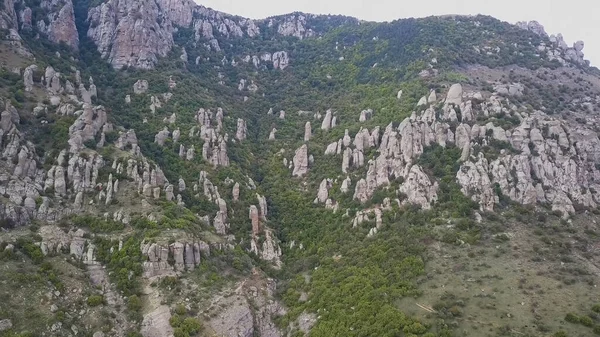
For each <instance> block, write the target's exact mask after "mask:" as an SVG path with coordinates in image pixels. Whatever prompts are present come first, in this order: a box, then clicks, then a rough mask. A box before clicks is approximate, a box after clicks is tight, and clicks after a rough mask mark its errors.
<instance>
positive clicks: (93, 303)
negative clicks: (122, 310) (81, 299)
mask: <svg viewBox="0 0 600 337" xmlns="http://www.w3.org/2000/svg"><path fill="white" fill-rule="evenodd" d="M102 304H104V296H102V295H92V296H90V297H88V298H87V305H89V306H90V307H97V306H99V305H102Z"/></svg>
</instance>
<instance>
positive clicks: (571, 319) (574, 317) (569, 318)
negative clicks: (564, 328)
mask: <svg viewBox="0 0 600 337" xmlns="http://www.w3.org/2000/svg"><path fill="white" fill-rule="evenodd" d="M565 321H567V322H569V323H579V317H577V315H575V314H574V313H571V312H570V313H568V314H567V315H566V316H565Z"/></svg>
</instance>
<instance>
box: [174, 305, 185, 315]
mask: <svg viewBox="0 0 600 337" xmlns="http://www.w3.org/2000/svg"><path fill="white" fill-rule="evenodd" d="M175 313H176V314H177V315H182V316H183V315H185V314H186V313H187V310H186V309H185V305H183V304H178V305H177V307H175Z"/></svg>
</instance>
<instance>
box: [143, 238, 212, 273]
mask: <svg viewBox="0 0 600 337" xmlns="http://www.w3.org/2000/svg"><path fill="white" fill-rule="evenodd" d="M140 249H141V251H142V255H143V256H144V257H145V258H146V259H147V261H146V262H144V263H143V268H144V277H146V278H153V277H163V276H169V275H171V276H172V275H176V274H177V273H181V272H184V271H192V270H194V268H196V267H197V266H198V265H199V264H200V261H201V259H202V257H203V256H204V257H206V256H209V255H210V246H209V245H208V244H207V243H206V242H203V241H190V242H179V241H177V242H174V243H171V244H164V245H163V244H157V243H146V242H142V244H141V247H140ZM169 256H172V260H170V259H169ZM169 261H173V263H170V262H169Z"/></svg>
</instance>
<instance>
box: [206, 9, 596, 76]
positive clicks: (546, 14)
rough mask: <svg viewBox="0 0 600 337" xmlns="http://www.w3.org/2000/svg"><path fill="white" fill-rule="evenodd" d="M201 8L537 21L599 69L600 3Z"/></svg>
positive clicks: (248, 13) (250, 13) (257, 13)
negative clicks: (576, 45) (579, 45)
mask: <svg viewBox="0 0 600 337" xmlns="http://www.w3.org/2000/svg"><path fill="white" fill-rule="evenodd" d="M196 2H198V3H199V4H201V5H204V6H206V7H211V8H213V9H216V10H220V11H222V12H226V13H229V14H236V15H241V16H244V17H250V18H254V19H260V18H265V17H268V16H273V15H279V14H287V13H291V12H294V11H301V12H306V13H315V14H342V15H349V16H354V17H357V18H360V19H363V20H369V21H391V20H395V19H399V18H409V17H425V16H430V15H443V14H470V15H475V14H485V15H490V16H493V17H496V18H498V19H500V20H504V21H508V22H510V23H515V22H517V21H529V20H537V21H539V22H540V23H541V24H542V25H544V26H545V27H546V31H547V32H548V34H558V33H562V34H563V36H564V37H565V41H567V43H569V44H572V43H573V42H575V41H576V40H583V41H585V42H586V46H585V49H584V50H583V52H584V53H585V56H586V57H585V58H586V59H589V60H591V61H592V65H595V66H600V24H598V22H599V21H598V19H597V16H598V13H600V1H594V0H570V1H564V0H546V1H544V0H503V1H483V0H429V1H426V2H421V1H411V2H405V1H389V0H302V1H281V0H252V1H249V0H196Z"/></svg>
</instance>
